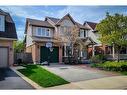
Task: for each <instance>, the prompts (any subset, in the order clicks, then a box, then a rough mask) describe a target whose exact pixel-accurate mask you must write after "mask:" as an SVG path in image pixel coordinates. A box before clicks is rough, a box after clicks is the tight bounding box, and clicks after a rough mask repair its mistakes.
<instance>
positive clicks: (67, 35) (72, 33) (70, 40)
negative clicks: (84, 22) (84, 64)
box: [55, 25, 85, 63]
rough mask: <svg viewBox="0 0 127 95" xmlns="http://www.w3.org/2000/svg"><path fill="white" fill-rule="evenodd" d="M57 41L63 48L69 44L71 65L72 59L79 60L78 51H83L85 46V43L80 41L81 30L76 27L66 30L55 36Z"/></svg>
mask: <svg viewBox="0 0 127 95" xmlns="http://www.w3.org/2000/svg"><path fill="white" fill-rule="evenodd" d="M55 39H56V42H57V43H59V44H60V45H61V46H64V44H67V52H68V61H69V63H71V58H72V57H74V58H75V60H78V57H77V55H78V54H77V53H76V49H77V48H80V50H81V49H83V45H85V43H84V42H83V41H82V40H81V39H79V28H78V27H77V26H76V25H74V26H72V27H66V28H64V29H63V31H62V33H60V34H56V35H55ZM76 45H77V46H76ZM79 45H80V46H79Z"/></svg>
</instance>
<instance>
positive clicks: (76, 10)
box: [0, 6, 127, 40]
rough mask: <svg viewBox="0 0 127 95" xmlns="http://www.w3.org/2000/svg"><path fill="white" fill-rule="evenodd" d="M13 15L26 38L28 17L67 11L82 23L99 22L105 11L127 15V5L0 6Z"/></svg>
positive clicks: (20, 35) (19, 29) (18, 30)
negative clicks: (25, 31)
mask: <svg viewBox="0 0 127 95" xmlns="http://www.w3.org/2000/svg"><path fill="white" fill-rule="evenodd" d="M0 9H2V10H4V11H6V12H9V13H10V15H11V16H12V18H13V20H14V22H15V25H16V30H17V34H18V38H19V39H20V40H21V39H23V38H24V30H25V22H26V18H33V19H39V20H44V18H45V17H46V16H50V17H57V18H61V17H63V16H64V15H66V14H67V13H70V15H71V16H72V17H73V18H74V20H75V21H78V22H80V23H81V24H82V23H83V22H84V21H92V22H99V21H100V20H102V19H103V18H104V17H105V13H106V12H109V13H110V14H114V13H122V14H124V15H127V6H0Z"/></svg>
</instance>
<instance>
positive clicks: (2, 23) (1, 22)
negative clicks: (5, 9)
mask: <svg viewBox="0 0 127 95" xmlns="http://www.w3.org/2000/svg"><path fill="white" fill-rule="evenodd" d="M0 31H5V21H4V16H2V15H0Z"/></svg>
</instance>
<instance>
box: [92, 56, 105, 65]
mask: <svg viewBox="0 0 127 95" xmlns="http://www.w3.org/2000/svg"><path fill="white" fill-rule="evenodd" d="M90 61H91V62H92V63H103V62H104V61H105V56H104V55H102V54H99V55H95V56H93V57H91V59H90Z"/></svg>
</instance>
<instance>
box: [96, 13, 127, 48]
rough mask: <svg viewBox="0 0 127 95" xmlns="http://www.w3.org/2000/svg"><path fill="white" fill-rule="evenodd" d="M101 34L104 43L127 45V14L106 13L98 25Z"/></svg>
mask: <svg viewBox="0 0 127 95" xmlns="http://www.w3.org/2000/svg"><path fill="white" fill-rule="evenodd" d="M96 29H97V30H98V31H99V34H100V41H101V42H102V43H104V44H107V45H111V44H112V43H114V44H115V45H117V46H127V16H124V15H122V14H118V13H116V14H114V15H110V14H109V13H107V14H106V18H105V19H103V20H102V21H101V22H100V23H99V24H98V25H97V27H96Z"/></svg>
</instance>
